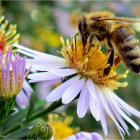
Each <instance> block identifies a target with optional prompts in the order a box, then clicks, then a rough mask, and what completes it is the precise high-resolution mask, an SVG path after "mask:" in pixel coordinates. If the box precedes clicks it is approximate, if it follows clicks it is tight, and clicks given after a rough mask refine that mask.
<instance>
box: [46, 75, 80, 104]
mask: <svg viewBox="0 0 140 140" xmlns="http://www.w3.org/2000/svg"><path fill="white" fill-rule="evenodd" d="M79 78H80V77H79V76H75V77H73V78H71V79H69V80H67V81H66V82H64V83H63V84H61V85H60V86H58V87H57V88H55V89H54V90H53V91H52V92H51V93H50V94H49V95H48V96H47V101H48V102H54V101H56V100H58V99H60V98H61V97H62V95H63V92H64V91H65V90H66V89H67V88H68V87H69V86H71V85H72V83H73V82H74V81H75V80H78V79H79Z"/></svg>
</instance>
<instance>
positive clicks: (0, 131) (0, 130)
mask: <svg viewBox="0 0 140 140" xmlns="http://www.w3.org/2000/svg"><path fill="white" fill-rule="evenodd" d="M1 133H2V123H0V134H1Z"/></svg>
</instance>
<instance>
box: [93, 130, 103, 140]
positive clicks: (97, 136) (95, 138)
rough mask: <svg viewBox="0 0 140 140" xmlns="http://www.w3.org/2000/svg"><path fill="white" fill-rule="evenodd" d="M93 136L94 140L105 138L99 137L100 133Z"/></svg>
mask: <svg viewBox="0 0 140 140" xmlns="http://www.w3.org/2000/svg"><path fill="white" fill-rule="evenodd" d="M91 135H92V140H103V138H102V137H101V135H99V134H98V133H95V132H94V133H91Z"/></svg>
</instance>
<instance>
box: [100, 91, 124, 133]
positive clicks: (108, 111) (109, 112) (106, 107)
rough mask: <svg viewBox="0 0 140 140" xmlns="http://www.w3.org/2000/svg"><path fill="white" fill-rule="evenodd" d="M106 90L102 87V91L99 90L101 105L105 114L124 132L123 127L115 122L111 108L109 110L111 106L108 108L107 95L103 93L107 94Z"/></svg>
mask: <svg viewBox="0 0 140 140" xmlns="http://www.w3.org/2000/svg"><path fill="white" fill-rule="evenodd" d="M106 92H107V91H105V90H104V89H102V92H99V95H100V98H101V101H102V104H103V107H104V109H105V110H106V112H107V114H108V115H109V116H110V118H111V119H112V120H113V121H114V123H115V124H116V126H117V128H118V129H119V130H121V131H122V132H123V133H124V134H125V132H124V130H123V128H122V127H121V126H120V125H119V123H118V122H117V120H116V118H115V117H114V115H113V113H112V110H111V108H110V106H109V104H108V102H107V96H105V94H107V93H106Z"/></svg>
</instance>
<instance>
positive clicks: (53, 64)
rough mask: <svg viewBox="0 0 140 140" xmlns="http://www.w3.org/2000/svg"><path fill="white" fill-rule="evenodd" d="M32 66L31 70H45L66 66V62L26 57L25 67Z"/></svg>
mask: <svg viewBox="0 0 140 140" xmlns="http://www.w3.org/2000/svg"><path fill="white" fill-rule="evenodd" d="M30 66H32V69H33V70H38V71H47V70H48V69H58V68H63V67H66V66H67V65H66V62H61V61H60V62H59V61H52V60H47V59H46V60H44V58H43V59H42V60H36V59H26V68H29V67H30Z"/></svg>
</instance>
